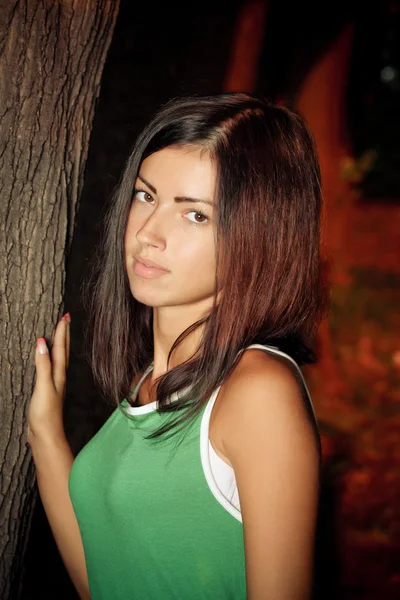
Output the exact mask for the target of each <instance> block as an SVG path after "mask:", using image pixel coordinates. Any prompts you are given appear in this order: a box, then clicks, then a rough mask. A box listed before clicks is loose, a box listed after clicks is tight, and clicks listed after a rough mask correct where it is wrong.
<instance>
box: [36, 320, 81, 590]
mask: <svg viewBox="0 0 400 600" xmlns="http://www.w3.org/2000/svg"><path fill="white" fill-rule="evenodd" d="M41 342H42V343H41V344H40V345H39V346H38V347H37V349H36V354H35V364H36V384H35V389H34V392H33V395H32V399H31V402H30V405H29V412H28V442H29V444H30V446H31V450H32V456H33V459H34V462H35V466H36V474H37V483H38V488H39V494H40V497H41V500H42V503H43V507H44V510H45V512H46V515H47V519H48V521H49V524H50V527H51V530H52V532H53V535H54V539H55V541H56V544H57V547H58V549H59V551H60V554H61V557H62V559H63V561H64V564H65V567H66V569H67V571H68V573H69V575H70V577H71V580H72V582H73V584H74V586H75V587H76V589H77V591H78V594H79V596H80V598H81V599H82V600H89V599H90V592H89V583H88V576H87V570H86V562H85V555H84V550H83V544H82V538H81V534H80V531H79V526H78V522H77V519H76V516H75V513H74V509H73V506H72V503H71V499H70V496H69V491H68V478H69V473H70V470H71V466H72V463H73V460H74V457H73V454H72V452H71V448H70V446H69V444H68V441H67V439H66V436H65V433H64V427H63V420H62V408H63V399H64V393H65V381H66V369H67V363H68V356H69V322H68V321H67V320H64V321H60V322H59V323H58V325H57V328H56V332H55V335H54V343H53V347H52V351H51V359H50V355H49V352H48V350H47V346H46V345H45V342H44V340H43V339H42V340H41ZM39 347H41V348H42V349H43V350H45V352H44V353H43V354H41V353H40V352H39ZM46 350H47V351H46Z"/></svg>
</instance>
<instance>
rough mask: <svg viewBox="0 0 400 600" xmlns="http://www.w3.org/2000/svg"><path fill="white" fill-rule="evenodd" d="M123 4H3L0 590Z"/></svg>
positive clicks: (15, 590)
mask: <svg viewBox="0 0 400 600" xmlns="http://www.w3.org/2000/svg"><path fill="white" fill-rule="evenodd" d="M118 6H119V0H0V197H1V202H0V274H1V276H0V294H1V324H0V332H1V338H2V351H1V355H0V377H1V379H0V381H1V384H0V389H1V395H0V411H1V422H0V461H1V479H0V510H1V512H0V597H1V598H4V599H6V598H11V597H13V598H14V597H18V595H19V593H20V592H19V587H20V586H19V583H18V582H19V580H20V575H21V570H22V566H23V559H24V553H25V548H26V543H27V537H28V533H29V527H30V522H31V515H32V510H33V506H34V500H35V496H36V493H35V473H34V468H33V465H32V460H31V454H30V449H29V447H28V446H27V444H26V437H25V430H26V406H27V402H28V400H29V399H30V396H31V393H32V389H33V382H34V358H33V357H34V347H35V339H36V337H40V336H42V335H47V337H48V338H49V336H50V335H51V332H52V331H53V328H54V325H55V323H56V321H57V319H58V318H59V316H60V311H61V310H62V304H63V292H64V281H65V258H66V253H67V252H68V249H69V247H70V243H71V239H72V234H73V227H74V218H75V213H76V209H77V202H78V198H79V193H80V190H81V187H82V179H83V173H84V166H85V161H86V157H87V151H88V143H89V136H90V131H91V125H92V120H93V116H94V110H95V103H96V99H97V97H98V94H99V88H100V77H101V73H102V69H103V65H104V62H105V58H106V55H107V50H108V47H109V44H110V41H111V37H112V33H113V29H114V25H115V20H116V17H117V13H118Z"/></svg>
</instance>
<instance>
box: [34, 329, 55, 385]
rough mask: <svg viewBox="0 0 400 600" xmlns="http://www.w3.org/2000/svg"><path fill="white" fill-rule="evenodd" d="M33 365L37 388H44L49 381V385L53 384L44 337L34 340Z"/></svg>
mask: <svg viewBox="0 0 400 600" xmlns="http://www.w3.org/2000/svg"><path fill="white" fill-rule="evenodd" d="M35 366H36V384H35V386H36V387H37V388H44V387H45V386H48V385H49V383H51V385H52V386H53V379H52V373H51V361H50V355H49V348H48V346H47V342H46V340H45V339H44V338H38V339H37V340H36V351H35Z"/></svg>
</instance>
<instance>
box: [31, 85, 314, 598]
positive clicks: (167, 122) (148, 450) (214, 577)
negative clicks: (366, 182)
mask: <svg viewBox="0 0 400 600" xmlns="http://www.w3.org/2000/svg"><path fill="white" fill-rule="evenodd" d="M320 208H321V186H320V173H319V166H318V161H317V157H316V152H315V148H314V145H313V141H312V138H311V136H310V134H309V132H308V130H307V128H306V126H305V125H304V123H303V121H302V120H301V118H300V117H299V116H297V115H296V114H294V113H293V112H291V111H289V110H287V109H285V108H281V107H276V106H273V105H271V104H269V103H268V102H266V101H264V100H263V99H259V98H256V97H253V96H250V95H247V94H242V93H235V94H224V95H218V96H213V97H194V98H183V99H179V100H174V101H171V102H170V103H168V104H167V105H166V106H164V107H163V108H162V109H161V110H160V111H159V113H158V114H157V115H156V116H155V118H154V119H153V120H152V121H151V123H150V124H149V125H148V126H147V127H146V129H145V130H144V131H143V133H142V134H141V135H140V136H139V138H138V140H137V143H136V145H135V147H134V149H133V152H132V154H131V156H130V158H129V160H128V162H127V165H126V169H125V172H124V175H123V178H122V182H121V184H120V186H119V190H118V192H117V194H116V195H115V198H114V202H113V205H112V207H111V209H110V212H109V214H108V218H107V227H106V230H105V240H104V244H103V246H102V252H101V256H100V258H99V261H98V266H97V269H96V271H95V277H94V281H95V283H94V284H93V288H92V304H91V315H92V320H91V327H90V330H91V332H92V351H91V361H92V366H93V370H94V374H95V376H96V377H97V380H98V382H99V384H100V385H101V386H102V389H103V390H104V392H105V393H106V394H107V395H108V396H109V397H110V398H111V399H112V400H113V401H114V402H115V404H116V406H117V408H116V409H115V411H114V412H113V414H112V415H111V417H110V418H109V419H108V421H107V422H106V423H105V424H104V426H103V427H102V428H101V429H100V431H99V432H98V433H97V434H96V435H95V436H94V437H93V439H92V440H91V441H90V442H89V443H88V444H87V445H86V446H85V448H84V449H83V450H82V451H81V452H80V453H79V455H78V456H77V458H76V459H75V461H74V460H73V456H72V454H71V450H70V448H69V446H68V444H67V441H66V438H65V434H64V430H63V424H62V402H63V396H64V389H65V379H66V367H67V362H68V354H69V320H70V319H69V315H68V314H67V315H66V316H65V317H64V318H63V319H62V320H61V321H60V323H59V324H58V325H57V328H56V332H55V336H54V343H53V348H52V351H51V359H50V356H49V353H48V350H47V346H46V344H45V342H44V339H43V338H41V339H40V340H38V350H37V352H36V369H37V383H36V387H35V390H34V394H33V397H32V400H31V404H30V412H29V431H28V434H29V441H30V444H31V447H32V452H33V457H34V460H35V463H36V467H37V477H38V485H39V490H40V494H41V497H42V501H43V504H44V507H45V510H46V512H47V515H48V519H49V522H50V525H51V527H52V530H53V533H54V536H55V539H56V541H57V544H58V547H59V549H60V552H61V555H62V557H63V560H64V562H65V564H66V567H67V569H68V571H69V573H70V576H71V578H72V581H73V582H74V584H75V586H76V588H77V590H78V592H79V594H80V596H81V598H89V597H91V598H93V600H100V599H101V600H103V599H104V600H128V599H129V600H132V599H134V598H138V599H141V600H142V599H146V600H153V599H154V600H156V599H157V600H163V599H188V600H189V599H190V600H196V599H206V598H209V599H213V600H217V599H221V600H225V599H231V600H233V599H235V600H236V599H237V600H242V599H244V598H248V599H249V600H261V599H269V600H304V599H306V598H309V597H310V594H311V590H312V571H313V547H314V530H315V522H316V513H317V504H318V486H319V470H320V446H319V437H318V431H317V426H316V420H315V415H314V411H313V408H312V404H311V399H310V397H309V394H308V391H307V388H306V385H305V382H304V379H303V376H302V374H301V371H300V369H299V366H298V365H300V364H304V363H307V362H312V361H313V360H315V357H314V353H313V343H314V337H315V332H316V327H317V325H318V322H319V320H320V318H321V316H322V313H323V311H324V309H325V304H326V303H325V298H326V295H325V292H324V290H323V287H322V285H321V277H320V272H321V268H320V254H319V217H320ZM121 399H123V400H122V402H121ZM72 463H73V464H72ZM71 467H72V468H71Z"/></svg>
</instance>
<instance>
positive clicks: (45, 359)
mask: <svg viewBox="0 0 400 600" xmlns="http://www.w3.org/2000/svg"><path fill="white" fill-rule="evenodd" d="M70 322H71V317H70V314H69V313H67V314H65V315H64V316H63V318H62V319H61V320H60V321H59V322H58V324H57V327H56V330H55V333H54V340H53V346H52V348H51V354H50V353H49V349H48V347H47V344H46V340H45V339H44V338H39V339H38V340H37V341H36V352H35V365H36V383H35V387H34V390H33V394H32V398H31V401H30V404H29V409H28V443H29V444H31V442H32V441H33V439H34V438H35V436H40V435H45V434H50V435H52V434H56V435H57V432H59V431H60V430H63V405H64V396H65V387H66V378H67V368H68V362H69V345H70V332H69V326H70V325H69V324H70Z"/></svg>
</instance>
